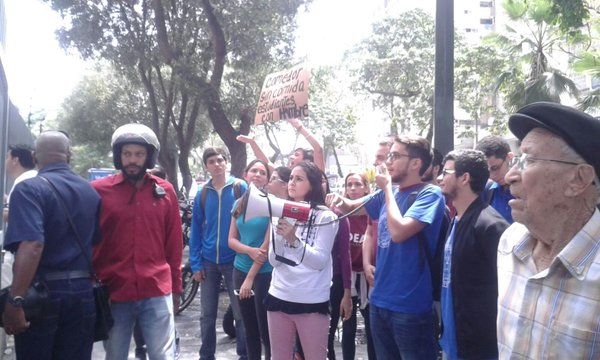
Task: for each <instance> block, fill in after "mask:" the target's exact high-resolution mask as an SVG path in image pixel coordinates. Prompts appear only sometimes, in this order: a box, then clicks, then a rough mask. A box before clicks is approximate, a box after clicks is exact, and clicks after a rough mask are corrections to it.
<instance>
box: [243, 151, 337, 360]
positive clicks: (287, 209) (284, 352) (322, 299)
mask: <svg viewBox="0 0 600 360" xmlns="http://www.w3.org/2000/svg"><path fill="white" fill-rule="evenodd" d="M250 192H252V190H251V191H250ZM288 192H289V196H290V198H291V199H292V200H293V201H294V202H295V203H290V202H288V203H285V202H283V203H280V204H271V202H272V201H271V200H272V199H271V198H268V200H267V202H268V204H267V205H268V207H269V208H274V207H277V210H276V211H274V212H273V213H277V214H281V215H284V217H280V218H279V219H275V218H274V219H273V220H272V221H273V225H272V226H273V231H270V233H271V234H272V238H271V242H270V244H269V262H270V263H271V264H272V265H273V275H272V280H271V286H270V287H269V292H268V294H267V297H266V300H265V304H266V307H267V319H268V324H269V337H270V343H271V353H272V357H273V359H287V358H289V357H290V355H291V354H292V352H293V350H294V343H295V338H296V333H298V335H299V337H300V341H301V342H302V347H303V350H304V354H305V356H306V358H307V359H325V358H326V357H327V334H328V330H329V291H330V284H331V278H332V264H331V249H332V247H333V243H334V238H335V234H336V232H337V228H338V224H337V222H336V221H334V220H335V219H336V215H335V214H334V213H333V212H332V211H330V210H328V209H326V208H325V207H324V206H320V205H324V204H325V194H324V192H323V188H322V187H321V171H320V170H319V169H318V168H317V167H316V166H315V165H314V164H312V163H309V162H301V163H299V164H298V165H296V166H295V167H294V168H293V169H292V174H291V177H290V181H289V183H288ZM249 196H250V197H252V194H249ZM299 202H306V203H307V204H306V205H307V207H308V210H309V211H307V212H306V211H304V210H305V208H302V206H301V205H302V204H299ZM250 207H251V206H250V199H249V204H248V207H247V210H249V208H250ZM299 208H301V209H299ZM297 211H300V212H301V213H302V214H303V215H302V220H304V219H306V217H305V215H304V214H307V219H306V222H305V223H304V224H302V226H298V225H296V224H295V221H294V220H293V219H290V218H285V215H289V214H292V215H294V214H297ZM247 212H248V211H247ZM294 216H295V217H294V219H298V218H299V216H296V215H294ZM317 224H326V225H323V226H316V225H317ZM313 225H315V226H313Z"/></svg>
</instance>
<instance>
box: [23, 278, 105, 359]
mask: <svg viewBox="0 0 600 360" xmlns="http://www.w3.org/2000/svg"><path fill="white" fill-rule="evenodd" d="M46 285H47V286H48V290H49V292H50V304H49V306H48V308H47V309H46V312H45V314H44V317H43V318H42V319H40V320H38V321H32V322H31V325H30V327H29V329H27V331H25V332H24V333H22V334H19V335H17V336H15V350H16V353H17V359H36V360H37V359H40V360H45V359H89V358H91V356H92V347H93V345H94V322H95V318H96V305H95V303H94V294H93V292H92V281H91V280H90V279H70V280H56V281H46Z"/></svg>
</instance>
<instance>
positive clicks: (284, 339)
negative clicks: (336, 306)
mask: <svg viewBox="0 0 600 360" xmlns="http://www.w3.org/2000/svg"><path fill="white" fill-rule="evenodd" d="M267 321H268V323H269V339H270V342H271V358H272V359H273V360H289V359H290V358H291V356H292V354H293V352H294V344H295V342H296V332H298V336H300V342H301V343H302V350H303V351H304V359H305V360H323V359H326V358H327V338H328V335H329V315H324V314H319V313H310V314H297V315H290V314H286V313H283V312H280V311H267Z"/></svg>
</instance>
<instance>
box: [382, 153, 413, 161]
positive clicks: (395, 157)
mask: <svg viewBox="0 0 600 360" xmlns="http://www.w3.org/2000/svg"><path fill="white" fill-rule="evenodd" d="M403 157H407V158H409V159H411V158H412V156H410V155H408V154H400V153H399V152H395V151H394V152H391V153H389V154H388V156H387V157H386V159H387V160H389V161H396V160H398V159H401V158H403Z"/></svg>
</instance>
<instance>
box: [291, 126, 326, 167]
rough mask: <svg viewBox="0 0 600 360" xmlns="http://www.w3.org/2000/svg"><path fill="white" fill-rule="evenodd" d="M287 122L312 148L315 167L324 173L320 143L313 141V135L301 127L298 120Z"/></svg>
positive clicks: (323, 160) (323, 159) (323, 157)
mask: <svg viewBox="0 0 600 360" xmlns="http://www.w3.org/2000/svg"><path fill="white" fill-rule="evenodd" d="M288 122H289V123H290V124H292V126H293V127H294V129H296V131H298V133H299V134H301V135H302V136H304V138H305V139H306V141H308V143H309V144H310V146H312V148H313V153H314V158H315V165H317V167H318V168H319V169H320V170H321V171H325V155H324V153H323V147H322V146H321V143H319V141H318V140H317V139H315V137H314V136H313V134H311V133H310V132H308V130H306V128H305V127H304V125H302V123H301V122H300V121H299V120H298V119H290V120H288Z"/></svg>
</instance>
